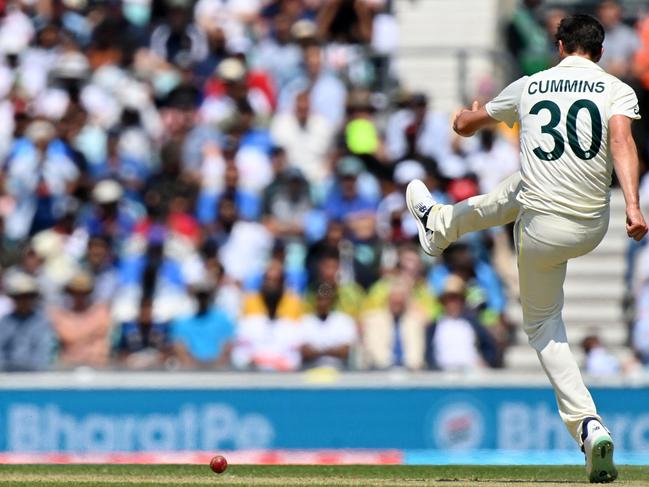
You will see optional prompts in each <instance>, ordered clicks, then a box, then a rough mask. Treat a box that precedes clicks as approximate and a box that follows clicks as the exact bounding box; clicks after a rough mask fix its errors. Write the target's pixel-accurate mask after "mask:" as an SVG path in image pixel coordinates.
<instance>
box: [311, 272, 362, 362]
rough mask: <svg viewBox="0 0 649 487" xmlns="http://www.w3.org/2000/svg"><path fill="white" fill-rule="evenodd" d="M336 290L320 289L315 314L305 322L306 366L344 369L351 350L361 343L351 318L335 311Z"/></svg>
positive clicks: (317, 293)
mask: <svg viewBox="0 0 649 487" xmlns="http://www.w3.org/2000/svg"><path fill="white" fill-rule="evenodd" d="M335 302H336V288H335V287H333V286H330V285H328V284H321V285H320V286H318V290H317V292H316V298H315V307H314V312H313V313H312V314H308V315H306V316H305V317H304V318H303V319H302V325H301V328H302V347H301V349H300V352H301V354H302V365H303V367H306V368H311V367H325V366H326V367H334V368H337V369H344V368H346V366H347V363H348V360H349V354H350V350H351V347H352V346H354V345H355V343H356V340H357V331H356V325H355V323H354V320H353V319H352V318H351V316H349V315H346V314H344V313H341V312H340V311H333V309H334V303H335Z"/></svg>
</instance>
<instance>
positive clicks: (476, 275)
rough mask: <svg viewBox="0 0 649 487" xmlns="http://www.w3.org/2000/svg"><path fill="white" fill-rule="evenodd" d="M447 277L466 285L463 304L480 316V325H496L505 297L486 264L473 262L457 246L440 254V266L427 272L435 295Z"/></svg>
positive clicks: (466, 249)
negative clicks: (442, 257)
mask: <svg viewBox="0 0 649 487" xmlns="http://www.w3.org/2000/svg"><path fill="white" fill-rule="evenodd" d="M451 274H457V275H458V276H459V277H461V278H462V279H463V280H464V282H466V285H467V304H468V306H469V308H470V309H472V310H473V311H474V312H476V313H480V322H481V323H482V324H497V323H500V321H501V318H502V314H503V312H504V310H505V296H504V294H503V290H502V286H501V283H500V280H499V279H498V276H497V275H496V273H495V272H494V270H493V269H492V267H491V266H490V265H489V264H488V263H486V262H482V261H476V260H475V258H474V257H473V255H472V253H471V249H470V247H469V246H468V245H466V244H464V243H458V244H454V245H453V246H451V247H449V248H448V249H447V251H446V252H445V253H444V265H442V266H438V267H435V268H433V269H432V270H431V272H430V275H429V282H430V284H431V285H432V287H433V289H435V290H436V291H437V293H438V294H441V293H442V292H443V290H444V286H445V283H446V280H447V279H448V277H449V276H450V275H451Z"/></svg>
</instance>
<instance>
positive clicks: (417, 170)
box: [394, 159, 426, 184]
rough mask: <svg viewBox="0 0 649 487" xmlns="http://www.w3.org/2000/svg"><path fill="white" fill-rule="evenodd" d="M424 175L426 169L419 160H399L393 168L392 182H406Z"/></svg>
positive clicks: (421, 177)
mask: <svg viewBox="0 0 649 487" xmlns="http://www.w3.org/2000/svg"><path fill="white" fill-rule="evenodd" d="M425 177H426V170H425V169H424V166H422V165H421V164H420V163H419V162H417V161H413V160H412V159H409V160H406V161H401V162H400V163H398V164H397V165H396V166H395V168H394V182H395V183H397V184H408V183H409V182H410V181H412V180H413V179H423V178H425Z"/></svg>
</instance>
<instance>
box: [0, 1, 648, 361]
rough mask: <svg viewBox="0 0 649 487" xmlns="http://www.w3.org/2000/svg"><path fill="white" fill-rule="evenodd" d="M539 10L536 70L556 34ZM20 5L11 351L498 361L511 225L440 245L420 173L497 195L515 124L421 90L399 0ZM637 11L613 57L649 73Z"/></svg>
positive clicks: (3, 259) (10, 242)
mask: <svg viewBox="0 0 649 487" xmlns="http://www.w3.org/2000/svg"><path fill="white" fill-rule="evenodd" d="M533 3H539V2H532V1H525V2H524V3H523V4H522V6H521V8H520V9H519V10H517V12H516V13H515V15H514V17H513V20H512V22H511V24H510V25H509V26H508V27H507V31H506V37H507V39H508V43H507V44H508V45H509V46H510V48H512V54H513V55H514V56H516V58H517V59H519V61H520V63H519V64H520V68H521V72H523V73H529V72H531V71H529V70H535V69H543V67H544V65H543V64H542V63H539V62H536V61H534V62H533V61H531V59H532V58H534V56H533V55H532V54H533V52H535V49H537V48H539V49H540V45H541V40H542V41H543V49H545V51H544V52H546V54H547V53H551V52H553V51H551V48H552V47H551V43H550V41H549V39H550V37H549V34H548V32H549V30H547V29H550V27H547V29H546V28H545V24H544V23H539V22H540V21H543V22H544V19H545V17H543V18H542V19H541V18H540V17H539V12H541V11H542V12H546V13H547V15H548V16H549V15H550V13H549V11H547V10H538V9H537V8H536V7H537V6H535V5H532V4H533ZM609 4H611V5H613V6H612V7H611V6H610V5H609ZM607 5H609V6H607ZM0 8H1V9H2V17H1V19H0V53H1V58H2V61H1V62H0V122H1V123H0V268H1V269H2V270H1V272H2V279H1V282H2V287H1V290H0V370H6V371H21V370H50V369H66V368H76V367H93V368H126V369H179V368H188V369H197V368H203V369H237V370H264V371H294V370H301V369H309V368H314V367H331V368H336V369H353V370H358V369H389V368H394V367H397V368H405V369H409V370H420V369H436V370H472V369H478V368H484V367H502V366H503V354H504V352H505V350H506V348H507V346H508V345H509V344H510V343H511V342H512V340H513V336H514V333H513V327H512V325H511V324H510V322H509V320H508V318H507V304H508V302H510V301H511V300H512V299H516V298H517V282H516V272H515V259H514V256H513V252H512V247H511V241H510V235H511V231H510V230H509V229H507V228H497V229H493V230H490V231H488V232H483V233H480V234H472V235H468V236H467V237H466V238H465V239H463V240H462V241H460V242H458V243H457V244H455V245H454V246H452V247H451V248H449V250H448V251H447V252H445V254H444V255H443V256H442V257H441V258H440V259H438V260H437V261H433V260H431V259H429V258H428V257H427V256H425V255H422V253H421V251H420V250H419V246H418V245H417V238H416V233H417V231H416V225H415V223H414V221H412V219H411V218H410V217H409V214H408V212H407V210H406V205H405V200H404V188H405V185H406V184H407V183H408V182H409V181H411V180H412V179H414V178H420V179H423V180H424V181H425V182H426V184H427V185H428V186H429V187H430V188H431V191H432V192H433V193H434V196H435V198H436V199H437V200H438V201H440V202H448V203H452V202H457V201H462V200H464V199H466V198H469V197H471V196H473V195H476V194H479V193H481V192H485V191H489V190H490V189H492V188H493V187H494V186H495V185H496V184H498V182H500V181H501V180H502V179H504V178H505V177H507V176H508V175H509V174H511V173H512V172H514V171H516V170H517V169H518V167H519V161H518V149H517V146H516V144H517V141H516V139H517V136H516V133H515V132H511V131H508V130H506V129H503V128H501V127H499V128H498V129H495V130H488V131H484V132H482V133H481V134H479V135H478V136H476V137H473V138H471V139H466V140H460V139H458V138H456V137H454V136H452V134H451V131H450V122H449V115H448V114H444V113H439V112H437V111H436V110H435V106H434V100H431V99H429V98H428V97H427V96H426V95H425V94H423V93H418V92H411V91H408V90H406V89H405V88H404V87H403V86H405V85H407V83H402V82H400V81H403V80H399V76H398V72H397V70H396V66H395V63H394V59H393V55H394V51H395V49H396V46H397V43H398V35H399V32H398V28H397V22H396V19H395V17H394V14H393V5H392V1H390V0H199V1H197V2H195V1H190V0H125V1H112V0H102V1H99V0H21V1H9V2H0ZM616 8H617V7H616V6H615V5H614V3H613V2H603V4H602V7H601V8H600V14H601V15H602V18H603V20H604V16H605V14H604V13H602V12H605V11H606V9H609V10H610V9H612V10H615V9H616ZM616 11H617V10H616ZM617 12H618V18H617V20H615V19H614V18H612V17H614V16H613V15H612V14H611V13H610V12H609V14H608V15H609V16H610V17H611V19H609V23H608V24H605V25H606V26H607V29H608V30H612V29H615V32H618V31H619V32H620V33H619V34H616V35H614V36H611V37H610V39H613V40H614V42H618V41H617V39H620V40H619V43H620V44H621V45H620V46H619V49H617V48H610V51H609V48H608V47H607V52H611V58H610V60H609V61H606V62H607V63H610V64H607V66H606V67H607V69H609V70H611V71H612V72H613V71H615V70H618V71H615V73H617V74H619V75H620V76H622V77H625V76H636V83H637V84H636V86H638V89H640V86H643V85H642V80H643V79H644V81H645V82H646V83H647V84H646V86H645V90H649V78H647V73H649V56H647V52H649V37H648V36H647V35H646V34H647V32H649V30H648V28H649V24H646V22H644V21H642V20H641V21H640V22H639V23H638V25H637V29H636V28H635V27H634V26H627V25H626V24H622V23H620V22H621V21H620V18H621V14H620V12H619V11H617ZM544 15H545V14H544ZM553 15H554V16H555V17H556V16H557V15H558V14H557V13H556V12H554V13H553ZM548 18H552V19H554V20H551V21H552V22H556V18H554V17H548ZM531 22H533V24H532V23H531ZM548 22H550V20H548ZM643 22H644V23H643ZM548 25H549V24H548ZM634 29H635V30H634ZM517 35H518V36H519V38H518V39H517V38H516V36H517ZM526 36H529V39H528V38H527V37H526ZM630 39H634V40H633V42H632V41H631V40H630ZM528 42H531V43H532V44H528ZM536 43H538V45H537V44H536ZM516 46H518V48H516ZM521 46H523V47H521ZM618 51H619V52H618ZM539 52H540V51H539ZM534 59H536V58H534ZM622 61H624V63H626V64H624V65H623V63H622ZM546 62H547V63H551V62H552V61H551V55H550V58H548V59H547V60H546ZM643 62H644V63H645V64H642V63H643ZM643 66H644V67H645V68H644V69H645V71H646V72H645V76H644V78H643V77H641V76H640V74H639V73H641V69H642V67H643ZM645 78H647V79H645ZM484 91H485V90H484V89H483V90H482V92H481V96H483V97H485V98H488V97H490V96H493V95H494V94H495V93H493V92H489V93H486V92H484ZM643 100H645V102H646V100H647V98H646V96H645V98H643ZM639 133H640V136H639V142H641V140H645V142H646V138H647V137H646V133H642V132H639ZM643 134H644V135H643ZM643 136H644V139H642V137H643ZM642 147H646V144H645V145H642ZM643 150H645V149H643ZM647 185H649V182H648V184H647ZM645 200H649V198H647V197H645ZM638 255H641V252H640V251H630V253H629V256H630V257H629V262H632V260H633V259H635V258H637V256H638ZM630 265H632V264H630ZM630 268H633V267H630ZM637 277H638V276H637V275H636V276H635V277H634V278H632V277H629V279H637ZM648 282H649V280H648ZM647 288H648V289H649V285H647ZM638 289H643V288H642V286H639V287H638ZM647 294H649V293H647ZM641 302H642V300H641V299H638V303H641ZM648 309H649V308H648ZM648 316H649V313H648ZM640 321H641V320H640ZM640 321H639V322H640ZM634 323H635V322H634ZM634 329H635V330H636V335H637V337H638V339H637V340H636V341H635V342H634V343H635V344H636V346H637V347H638V350H639V351H640V352H641V351H642V349H641V346H642V345H641V344H642V343H644V344H645V347H646V343H649V339H647V333H648V332H647V331H646V330H645V331H644V332H643V331H642V330H643V328H642V326H640V325H638V326H636V327H635V328H634ZM645 329H649V327H646V326H645ZM638 330H640V331H638ZM643 333H644V334H643ZM636 335H634V336H636ZM643 340H644V342H643ZM644 350H645V355H644V356H645V357H647V356H649V348H645V349H644Z"/></svg>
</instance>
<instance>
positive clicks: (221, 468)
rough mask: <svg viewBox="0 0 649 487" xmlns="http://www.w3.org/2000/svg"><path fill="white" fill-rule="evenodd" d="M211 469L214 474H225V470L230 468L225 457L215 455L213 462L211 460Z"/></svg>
mask: <svg viewBox="0 0 649 487" xmlns="http://www.w3.org/2000/svg"><path fill="white" fill-rule="evenodd" d="M210 468H211V469H212V472H215V473H223V472H225V469H226V468H228V461H227V460H226V459H225V457H224V456H223V455H215V456H213V457H212V460H210Z"/></svg>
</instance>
